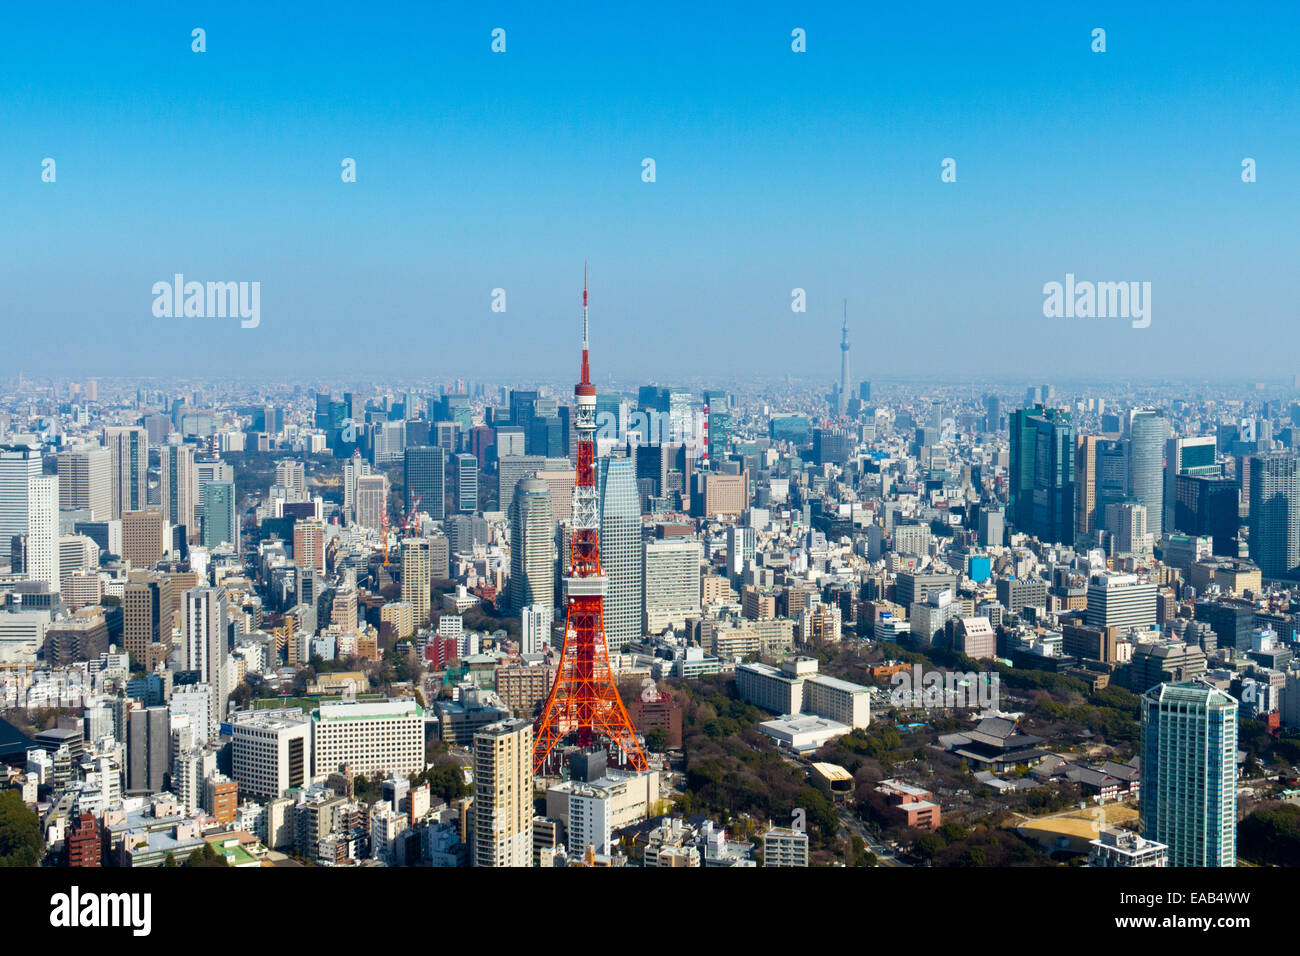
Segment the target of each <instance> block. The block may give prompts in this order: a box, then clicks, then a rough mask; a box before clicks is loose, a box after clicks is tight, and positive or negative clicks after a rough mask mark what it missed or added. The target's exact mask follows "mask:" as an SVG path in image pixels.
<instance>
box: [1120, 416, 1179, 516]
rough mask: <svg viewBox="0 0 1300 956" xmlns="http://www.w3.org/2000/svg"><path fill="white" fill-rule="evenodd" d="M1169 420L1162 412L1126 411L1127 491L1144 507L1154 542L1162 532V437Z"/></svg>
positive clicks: (1163, 491) (1163, 502) (1163, 440)
mask: <svg viewBox="0 0 1300 956" xmlns="http://www.w3.org/2000/svg"><path fill="white" fill-rule="evenodd" d="M1168 436H1169V421H1168V420H1167V419H1166V418H1165V416H1164V412H1161V411H1159V410H1157V409H1152V408H1135V409H1133V411H1132V412H1130V414H1129V456H1128V469H1129V471H1128V476H1129V480H1128V486H1129V494H1130V495H1132V496H1133V497H1134V498H1136V499H1137V500H1138V503H1139V504H1144V505H1146V506H1147V531H1149V532H1150V533H1151V537H1152V538H1153V539H1155V540H1156V541H1159V540H1160V536H1161V535H1162V534H1164V522H1163V519H1164V511H1165V481H1164V468H1165V440H1166V439H1167V438H1168Z"/></svg>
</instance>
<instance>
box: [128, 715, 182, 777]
mask: <svg viewBox="0 0 1300 956" xmlns="http://www.w3.org/2000/svg"><path fill="white" fill-rule="evenodd" d="M170 724H171V720H170V715H169V714H168V712H167V708H166V707H144V708H137V709H135V710H132V711H131V712H130V714H129V715H128V717H127V735H126V790H127V793H131V794H150V793H160V792H162V790H163V788H164V787H165V786H166V778H165V776H164V775H165V774H166V773H167V767H168V765H169V762H170V758H171V726H170Z"/></svg>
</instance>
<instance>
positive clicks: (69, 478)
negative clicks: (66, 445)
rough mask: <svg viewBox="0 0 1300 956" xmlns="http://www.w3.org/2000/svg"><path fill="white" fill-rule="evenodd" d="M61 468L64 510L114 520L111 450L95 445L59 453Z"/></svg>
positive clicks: (61, 492)
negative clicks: (82, 510)
mask: <svg viewBox="0 0 1300 956" xmlns="http://www.w3.org/2000/svg"><path fill="white" fill-rule="evenodd" d="M0 467H3V466H0ZM58 468H59V507H60V508H67V509H75V508H84V509H87V510H89V511H90V516H91V520H92V521H108V520H109V519H110V518H112V517H113V456H112V454H111V453H110V452H109V450H108V449H107V448H104V447H102V446H100V445H92V446H88V447H85V448H73V449H69V450H68V451H63V452H59V464H58Z"/></svg>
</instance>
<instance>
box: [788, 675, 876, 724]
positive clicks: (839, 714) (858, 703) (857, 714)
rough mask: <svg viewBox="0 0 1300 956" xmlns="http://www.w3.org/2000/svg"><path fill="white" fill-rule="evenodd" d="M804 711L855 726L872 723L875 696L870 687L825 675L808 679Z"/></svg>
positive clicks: (804, 695)
mask: <svg viewBox="0 0 1300 956" xmlns="http://www.w3.org/2000/svg"><path fill="white" fill-rule="evenodd" d="M803 710H804V712H805V713H810V714H817V715H818V716H819V717H828V718H830V719H831V720H833V721H836V722H837V723H841V724H845V725H846V726H849V727H854V728H857V727H866V726H867V725H869V724H870V723H871V697H870V696H869V694H868V691H867V688H866V687H864V686H863V685H861V684H853V683H850V682H849V681H846V680H840V679H839V678H837V677H827V676H826V675H825V674H817V675H814V676H813V677H810V678H808V679H807V680H806V681H804V683H803Z"/></svg>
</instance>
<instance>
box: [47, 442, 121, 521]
mask: <svg viewBox="0 0 1300 956" xmlns="http://www.w3.org/2000/svg"><path fill="white" fill-rule="evenodd" d="M58 467H59V507H60V508H88V509H89V510H90V513H91V520H92V521H108V520H109V519H110V518H112V517H113V480H112V471H113V457H112V455H111V454H110V452H109V450H108V449H107V448H104V447H102V446H100V445H91V446H87V447H84V448H73V449H69V450H68V451H63V452H59V466H58Z"/></svg>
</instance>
